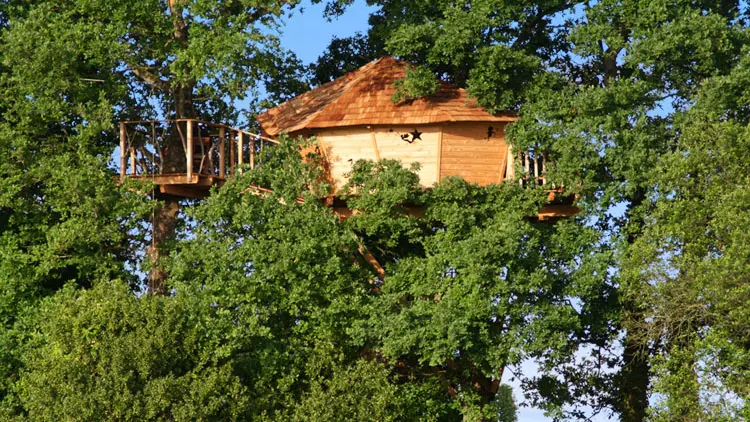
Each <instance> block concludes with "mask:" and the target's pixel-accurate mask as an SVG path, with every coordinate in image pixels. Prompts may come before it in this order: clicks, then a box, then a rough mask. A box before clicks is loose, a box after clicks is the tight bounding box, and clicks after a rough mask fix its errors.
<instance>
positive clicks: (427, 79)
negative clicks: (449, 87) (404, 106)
mask: <svg viewBox="0 0 750 422" xmlns="http://www.w3.org/2000/svg"><path fill="white" fill-rule="evenodd" d="M395 85H396V92H395V93H394V94H393V97H392V98H391V101H393V102H394V103H400V102H402V101H407V100H413V99H415V98H420V97H427V96H429V95H432V94H434V93H436V92H437V91H438V90H439V89H440V82H438V80H436V79H435V75H434V74H433V73H432V71H431V70H430V69H428V68H426V67H421V66H420V67H410V68H408V69H406V75H405V76H404V80H402V81H396V83H395Z"/></svg>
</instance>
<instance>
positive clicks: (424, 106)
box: [258, 57, 516, 136]
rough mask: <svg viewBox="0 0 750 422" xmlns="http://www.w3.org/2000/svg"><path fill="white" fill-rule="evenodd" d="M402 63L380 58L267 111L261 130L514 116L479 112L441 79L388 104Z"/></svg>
mask: <svg viewBox="0 0 750 422" xmlns="http://www.w3.org/2000/svg"><path fill="white" fill-rule="evenodd" d="M407 66H408V65H407V64H406V63H404V62H401V61H398V60H396V59H394V58H392V57H383V58H381V59H378V60H376V61H374V62H371V63H368V64H366V65H364V66H362V67H361V68H359V69H357V70H355V71H353V72H350V73H347V74H346V75H344V76H342V77H340V78H339V79H336V80H335V81H332V82H329V83H327V84H323V85H321V86H319V87H317V88H315V89H312V90H310V91H308V92H306V93H304V94H302V95H300V96H298V97H296V98H293V99H291V100H289V101H287V102H285V103H284V104H281V105H279V106H277V107H274V108H272V109H270V110H268V111H267V112H265V113H263V114H261V115H260V116H258V122H259V123H260V125H261V127H262V128H263V131H264V132H265V133H267V134H268V135H271V136H275V135H278V134H279V133H281V132H288V133H292V132H297V131H300V130H303V129H311V128H329V127H344V126H360V125H373V124H378V125H416V124H430V123H441V122H454V121H456V122H458V121H473V122H509V121H514V120H516V117H515V116H514V115H512V114H509V113H504V114H495V115H493V114H490V113H488V112H486V111H484V110H483V109H482V108H481V107H479V106H478V105H477V104H476V101H475V100H473V99H471V98H469V97H468V95H467V93H466V91H465V90H464V89H461V88H457V87H456V86H454V85H451V84H448V83H445V82H442V81H441V83H440V84H441V87H440V90H439V91H438V92H437V93H435V94H433V95H431V96H429V97H426V98H419V99H416V100H410V101H404V102H402V103H401V104H394V103H393V102H392V101H391V97H392V96H393V94H394V93H395V92H396V90H395V88H394V86H393V84H394V82H396V81H397V80H401V79H403V78H404V75H405V71H406V68H407Z"/></svg>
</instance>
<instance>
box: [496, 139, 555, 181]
mask: <svg viewBox="0 0 750 422" xmlns="http://www.w3.org/2000/svg"><path fill="white" fill-rule="evenodd" d="M508 155H509V156H511V157H512V156H513V153H512V149H511V148H510V147H508ZM516 158H517V160H518V161H514V160H508V163H507V166H508V167H507V169H506V180H513V179H515V172H516V163H520V164H521V168H522V169H523V173H522V175H521V177H519V178H518V183H520V184H521V186H524V187H533V186H547V153H546V152H538V151H534V150H526V151H521V152H519V153H518V154H517V155H516ZM550 188H551V189H556V187H555V186H554V185H552V186H550Z"/></svg>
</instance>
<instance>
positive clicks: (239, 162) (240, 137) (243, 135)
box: [237, 131, 245, 174]
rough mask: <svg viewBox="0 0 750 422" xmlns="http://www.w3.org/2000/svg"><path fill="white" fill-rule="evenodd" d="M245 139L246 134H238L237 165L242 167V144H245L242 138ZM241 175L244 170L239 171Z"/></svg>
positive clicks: (240, 132) (241, 132)
mask: <svg viewBox="0 0 750 422" xmlns="http://www.w3.org/2000/svg"><path fill="white" fill-rule="evenodd" d="M244 137H245V132H243V131H239V132H237V165H239V166H241V165H242V158H243V157H242V143H243V142H244V141H243V139H242V138H244ZM239 171H240V174H242V169H240V170H239Z"/></svg>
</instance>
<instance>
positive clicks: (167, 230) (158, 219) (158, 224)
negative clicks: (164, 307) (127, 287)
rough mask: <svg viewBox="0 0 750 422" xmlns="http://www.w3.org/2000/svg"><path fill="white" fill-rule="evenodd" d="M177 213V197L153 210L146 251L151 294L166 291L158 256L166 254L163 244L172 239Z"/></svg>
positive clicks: (167, 200) (162, 268)
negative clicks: (149, 241)
mask: <svg viewBox="0 0 750 422" xmlns="http://www.w3.org/2000/svg"><path fill="white" fill-rule="evenodd" d="M179 213H180V202H179V200H178V199H177V198H167V199H166V200H165V201H164V204H163V205H161V206H159V207H158V208H156V209H155V210H154V214H153V219H152V222H151V224H152V232H151V245H150V246H149V247H148V250H147V252H146V253H147V255H148V258H149V261H150V262H151V270H150V273H149V276H148V292H149V293H151V294H157V295H161V294H164V293H166V288H165V285H166V280H167V272H166V271H165V270H164V267H163V266H162V265H161V264H162V263H161V262H160V258H161V257H162V256H163V255H164V254H166V251H165V249H164V244H165V243H166V242H169V241H170V240H174V235H175V228H176V227H177V221H178V217H179Z"/></svg>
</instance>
